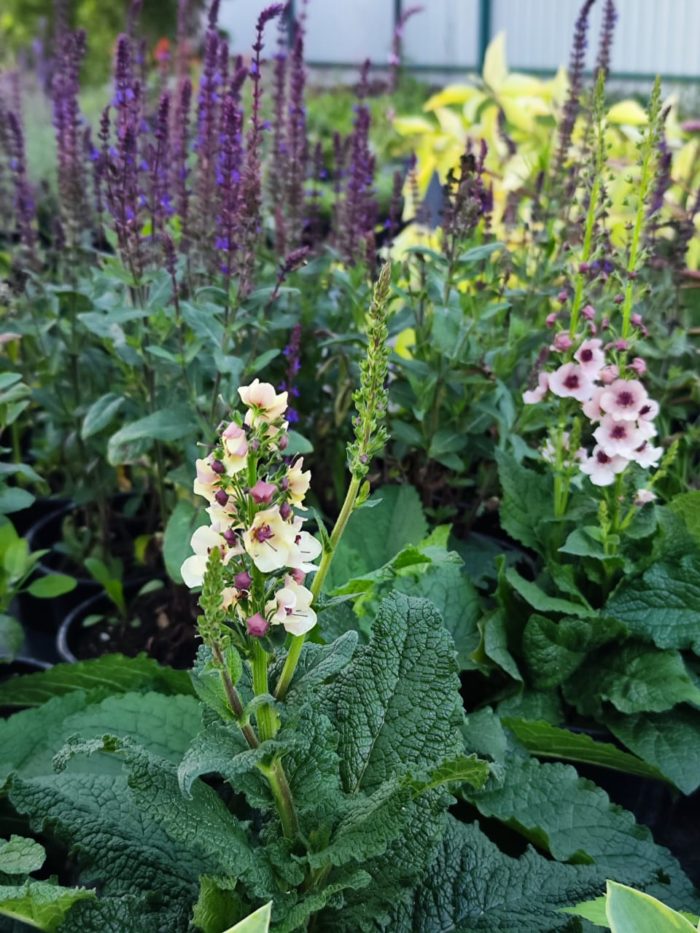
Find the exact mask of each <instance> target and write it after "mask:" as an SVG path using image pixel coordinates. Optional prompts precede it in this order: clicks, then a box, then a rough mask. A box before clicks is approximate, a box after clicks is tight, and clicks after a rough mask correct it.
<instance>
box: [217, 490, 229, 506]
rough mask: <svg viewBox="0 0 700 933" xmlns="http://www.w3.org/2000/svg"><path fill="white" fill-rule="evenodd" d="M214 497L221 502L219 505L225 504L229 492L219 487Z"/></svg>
mask: <svg viewBox="0 0 700 933" xmlns="http://www.w3.org/2000/svg"><path fill="white" fill-rule="evenodd" d="M214 498H215V499H216V501H217V502H218V503H219V505H221V506H224V505H226V503H227V502H228V493H227V492H225V491H224V490H223V489H217V490H216V492H215V493H214Z"/></svg>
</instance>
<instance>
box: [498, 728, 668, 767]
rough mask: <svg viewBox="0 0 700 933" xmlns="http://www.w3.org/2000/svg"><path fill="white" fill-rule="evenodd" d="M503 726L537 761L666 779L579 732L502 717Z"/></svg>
mask: <svg viewBox="0 0 700 933" xmlns="http://www.w3.org/2000/svg"><path fill="white" fill-rule="evenodd" d="M502 722H503V725H504V726H506V727H507V728H508V729H510V730H511V732H513V734H514V735H515V737H516V738H517V740H518V741H519V742H520V743H521V745H523V746H524V747H525V748H526V749H527V750H528V751H529V752H530V754H531V755H535V756H536V757H537V758H559V759H562V758H563V759H565V760H566V761H572V762H575V763H576V764H584V765H597V766H599V767H602V768H610V769H611V770H613V771H623V772H624V773H625V774H636V775H638V776H639V777H647V778H655V779H657V780H668V779H667V778H665V776H664V775H663V774H662V773H661V771H660V770H659V769H658V768H655V767H654V766H653V765H650V764H647V763H646V762H645V761H642V760H641V759H640V758H637V757H636V756H635V755H630V754H629V752H625V751H623V750H622V749H621V748H618V747H617V746H615V745H611V744H610V742H599V741H596V740H595V739H592V738H591V736H590V735H586V734H585V733H582V732H572V731H571V730H569V729H562V728H559V727H558V726H553V725H552V724H551V723H549V722H543V721H539V722H532V721H530V720H527V719H518V718H515V717H508V716H503V717H502Z"/></svg>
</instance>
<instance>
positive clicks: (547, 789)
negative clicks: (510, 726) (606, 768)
mask: <svg viewBox="0 0 700 933" xmlns="http://www.w3.org/2000/svg"><path fill="white" fill-rule="evenodd" d="M463 793H464V795H465V796H467V797H468V798H469V800H471V801H472V802H473V803H474V804H475V805H476V807H477V808H478V809H479V812H480V813H482V814H483V815H484V816H487V817H491V818H495V819H497V820H500V821H501V822H502V823H505V824H506V825H507V826H510V827H511V828H512V829H515V830H516V831H517V832H519V833H521V834H522V835H523V836H524V837H525V838H526V839H528V840H529V841H531V842H533V843H535V844H536V845H537V846H538V847H540V848H542V849H544V850H546V851H548V852H550V853H551V854H552V856H553V857H554V858H555V859H557V860H558V861H566V862H572V861H573V862H593V863H594V864H596V865H598V866H599V867H600V868H601V869H602V870H604V871H605V872H606V873H607V875H608V877H610V876H614V877H616V878H620V879H621V880H623V881H625V882H627V883H630V884H637V885H640V886H644V887H650V888H652V889H653V890H654V893H657V892H663V893H664V894H665V895H666V898H667V899H669V900H670V899H671V898H674V899H675V900H676V901H679V900H682V899H684V898H688V899H689V900H687V901H686V904H689V903H691V902H692V901H693V893H692V885H691V884H690V882H689V881H688V880H687V879H686V877H685V876H684V874H683V872H682V871H681V869H680V867H679V865H678V863H677V862H676V860H675V859H674V858H673V856H672V855H671V854H670V852H668V851H667V850H666V849H664V848H662V847H661V846H657V845H656V844H655V843H654V841H653V839H652V837H651V833H650V832H649V830H648V829H646V827H643V826H639V825H637V824H636V823H635V821H634V817H633V816H632V814H631V813H628V812H626V811H625V810H622V809H621V808H620V807H617V806H614V805H613V804H611V803H610V800H609V799H608V796H607V794H606V793H605V792H604V791H602V790H601V789H600V788H598V787H596V786H595V784H593V783H591V782H590V781H586V780H584V779H582V778H580V777H579V776H578V773H577V772H576V770H575V769H574V768H572V767H571V766H569V765H562V764H542V763H540V762H538V761H536V760H535V759H534V758H527V757H524V756H520V755H509V756H508V757H507V758H506V760H505V769H504V774H503V777H502V780H501V782H500V783H499V782H498V781H497V780H495V779H494V780H493V782H492V784H491V785H490V786H487V787H486V788H485V789H484V790H482V791H467V790H466V789H465V790H464V791H463ZM659 878H664V879H667V880H668V885H666V884H665V883H663V884H662V883H661V882H659V880H658V879H659Z"/></svg>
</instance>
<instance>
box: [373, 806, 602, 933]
mask: <svg viewBox="0 0 700 933" xmlns="http://www.w3.org/2000/svg"><path fill="white" fill-rule="evenodd" d="M603 881H604V877H603V875H602V873H601V872H600V871H599V870H597V869H596V868H595V867H593V866H574V865H559V864H557V863H556V862H551V861H548V860H546V859H544V858H542V857H541V856H539V855H537V853H536V852H534V851H533V850H532V849H528V851H527V852H526V853H525V854H524V855H522V856H521V857H520V858H518V859H515V858H510V857H509V856H507V855H504V854H503V853H502V852H501V851H500V850H499V849H498V847H497V846H496V845H494V844H493V843H492V842H491V841H490V840H489V839H487V837H486V836H484V834H483V833H482V832H481V831H480V830H479V828H478V826H477V825H476V824H464V823H459V822H457V820H455V819H454V818H453V817H449V818H448V823H447V832H446V833H445V836H444V838H443V840H442V842H441V843H440V845H439V846H438V848H437V851H436V853H435V856H434V858H433V860H432V862H431V863H430V865H429V866H428V870H427V872H426V874H425V877H424V879H422V881H421V883H420V884H419V885H418V886H417V887H416V888H415V890H414V891H413V892H412V893H411V896H410V899H408V900H407V901H406V902H404V903H403V904H401V905H400V906H399V907H398V908H397V909H396V910H395V913H394V916H393V918H392V923H391V926H390V927H389V929H390V930H391V933H436V931H437V930H440V931H445V933H450V931H454V933H476V931H483V933H553V931H558V930H562V931H563V930H564V929H566V928H567V927H569V928H570V923H571V921H570V918H565V917H562V915H561V914H560V913H559V910H560V909H561V908H562V907H564V906H565V905H567V904H571V903H572V902H574V901H576V900H583V899H585V898H587V897H591V896H593V895H594V894H598V893H599V892H600V890H601V888H602V885H603Z"/></svg>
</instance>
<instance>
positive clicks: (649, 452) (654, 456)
mask: <svg viewBox="0 0 700 933" xmlns="http://www.w3.org/2000/svg"><path fill="white" fill-rule="evenodd" d="M663 452H664V449H663V447H652V445H651V444H650V443H649V442H648V441H644V443H643V444H642V445H641V446H640V447H638V448H637V450H635V451H633V452H632V460H634V462H635V463H638V464H639V466H640V467H644V469H645V470H648V469H649V467H657V466H658V465H659V460H660V459H661V457H662V456H663Z"/></svg>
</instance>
